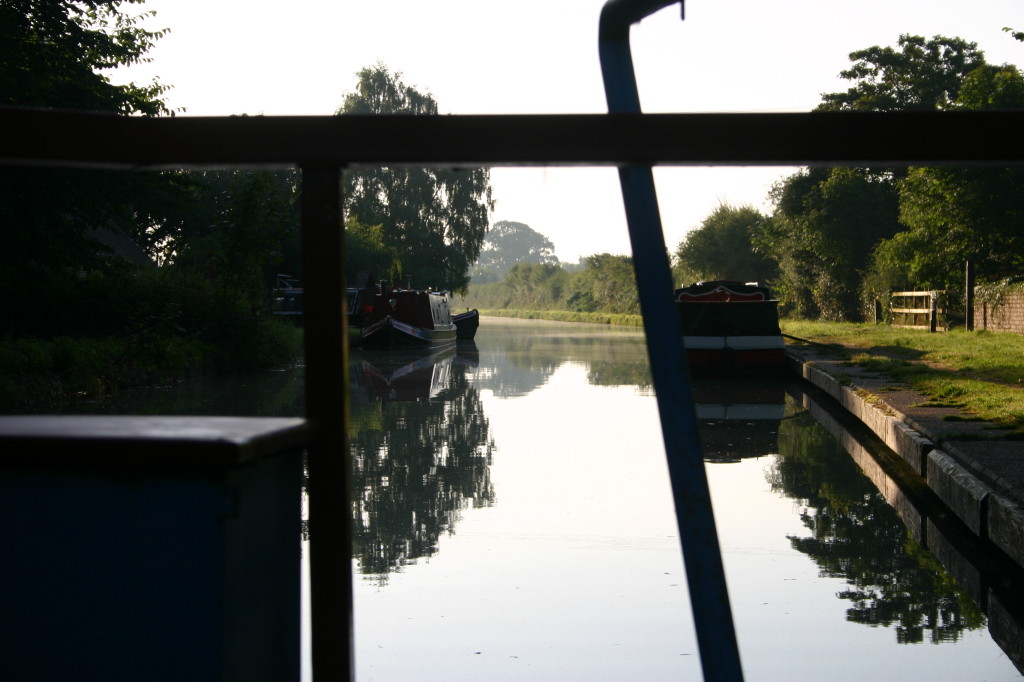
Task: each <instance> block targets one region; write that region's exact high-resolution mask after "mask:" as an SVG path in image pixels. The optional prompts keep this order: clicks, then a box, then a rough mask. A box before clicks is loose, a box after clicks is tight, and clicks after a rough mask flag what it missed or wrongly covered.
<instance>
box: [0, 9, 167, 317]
mask: <svg viewBox="0 0 1024 682" xmlns="http://www.w3.org/2000/svg"><path fill="white" fill-rule="evenodd" d="M141 1H142V0H129V2H127V3H122V2H116V1H114V0H96V1H92V2H88V3H85V2H82V3H75V2H52V1H51V2H40V1H37V0H3V2H0V104H3V105H15V106H30V107H46V108H64V109H80V110H86V111H97V112H109V113H115V114H122V115H128V114H141V115H146V116H155V115H159V114H168V113H171V112H170V111H169V110H168V108H167V106H166V104H165V103H164V101H163V100H162V99H161V97H162V95H163V94H164V92H165V91H166V88H165V87H164V86H162V85H160V84H159V83H158V82H156V81H154V82H153V83H151V84H149V85H141V86H140V85H136V84H134V83H130V84H128V85H114V84H112V83H111V82H110V79H109V78H108V77H107V76H106V75H105V74H106V72H109V71H110V70H111V69H114V68H116V67H118V66H125V65H130V64H134V63H137V62H140V61H144V60H145V59H146V56H145V55H146V53H147V52H148V51H149V49H150V48H151V47H152V46H153V44H154V42H155V41H156V40H157V39H159V38H160V37H161V36H162V35H164V33H165V31H155V32H151V31H146V30H144V29H142V28H140V27H139V25H138V24H139V22H140V21H141V20H142V19H143V18H144V17H147V16H149V15H150V14H151V13H147V14H142V15H138V16H133V15H130V14H126V13H124V12H122V11H121V9H120V7H121V6H123V5H124V4H133V5H134V4H140V3H141ZM168 190H169V188H168V187H166V185H165V183H164V182H163V180H162V179H161V177H160V175H159V174H156V173H130V172H113V171H86V170H68V169H50V168H24V167H19V168H3V169H0V237H2V239H3V243H4V248H3V249H0V290H2V291H4V292H5V293H7V294H8V297H7V299H8V305H9V308H8V310H7V314H6V315H5V316H4V323H3V326H2V329H3V330H5V331H7V332H11V333H15V334H48V333H53V332H54V331H55V329H56V327H57V326H58V325H59V324H64V323H67V322H69V321H70V318H69V317H68V316H67V313H68V312H69V311H68V301H70V300H73V293H74V291H75V289H76V288H77V287H78V285H79V280H80V277H81V274H82V273H85V272H104V271H106V272H111V268H116V266H117V265H118V264H117V263H116V261H114V260H112V259H109V258H104V257H103V254H102V251H103V247H102V246H100V245H98V244H97V243H96V242H94V241H92V240H90V239H89V238H88V236H87V235H88V233H89V232H90V231H91V230H94V229H95V228H98V227H102V228H105V229H112V230H115V231H122V232H128V233H131V232H132V231H134V230H135V225H136V224H137V222H138V219H139V216H140V215H148V214H150V213H152V210H153V209H152V208H150V207H148V206H146V204H147V203H152V202H155V201H158V199H159V197H158V195H160V194H161V193H162V192H165V191H168Z"/></svg>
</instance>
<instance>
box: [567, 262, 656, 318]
mask: <svg viewBox="0 0 1024 682" xmlns="http://www.w3.org/2000/svg"><path fill="white" fill-rule="evenodd" d="M584 261H585V263H586V267H585V268H584V269H583V270H581V271H579V272H576V273H573V275H572V279H571V280H570V282H569V287H568V296H567V297H566V305H567V306H568V308H569V309H570V310H577V311H580V312H595V311H601V312H609V313H622V314H633V315H635V314H639V312H640V299H639V296H638V295H637V290H636V274H635V272H634V271H633V259H632V257H630V256H616V255H612V254H610V253H599V254H595V255H593V256H587V257H586V258H585V259H584Z"/></svg>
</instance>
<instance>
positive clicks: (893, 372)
mask: <svg viewBox="0 0 1024 682" xmlns="http://www.w3.org/2000/svg"><path fill="white" fill-rule="evenodd" d="M782 331H783V333H785V334H788V335H791V336H794V337H798V338H801V339H807V340H810V341H814V342H816V343H821V344H826V345H830V346H832V347H833V350H834V351H835V352H837V353H840V354H841V355H842V356H843V357H845V358H846V359H847V361H848V362H849V363H850V364H851V365H857V366H860V367H866V368H868V369H871V370H873V371H877V372H879V373H881V374H883V375H885V376H887V377H889V378H891V379H892V380H893V381H895V382H899V383H904V384H907V385H908V386H910V387H911V388H912V389H914V390H915V391H917V392H919V393H922V394H923V395H925V396H927V397H928V403H927V404H930V405H935V406H950V407H958V408H961V409H962V410H963V411H964V412H966V413H967V414H968V415H970V416H969V417H968V418H970V417H974V418H977V419H980V420H983V421H989V422H993V423H995V424H998V425H999V426H1001V427H1003V428H1006V429H1010V430H1012V433H1013V435H1014V436H1015V437H1017V436H1024V336H1022V335H1019V334H1008V333H993V332H985V331H977V332H967V331H965V330H963V329H954V330H953V331H950V332H944V333H936V334H929V333H928V332H926V331H919V330H914V329H899V328H896V327H889V326H886V325H874V324H853V323H829V322H806V321H793V320H786V321H783V323H782Z"/></svg>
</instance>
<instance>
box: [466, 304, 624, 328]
mask: <svg viewBox="0 0 1024 682" xmlns="http://www.w3.org/2000/svg"><path fill="white" fill-rule="evenodd" d="M480 314H481V315H484V316H487V317H514V318H518V319H523V320H553V321H555V322H584V323H588V324H614V325H618V326H622V327H642V326H643V324H644V321H643V318H642V317H641V316H640V315H620V314H618V313H580V312H574V311H571V310H507V309H500V310H499V309H495V310H485V309H482V308H481V309H480Z"/></svg>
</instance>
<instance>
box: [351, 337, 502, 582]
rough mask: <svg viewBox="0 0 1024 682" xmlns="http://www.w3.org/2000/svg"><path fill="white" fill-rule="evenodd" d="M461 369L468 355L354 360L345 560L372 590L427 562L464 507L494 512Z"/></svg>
mask: <svg viewBox="0 0 1024 682" xmlns="http://www.w3.org/2000/svg"><path fill="white" fill-rule="evenodd" d="M467 363H473V354H472V348H470V349H469V352H466V351H465V349H462V350H460V352H459V354H457V355H456V354H454V353H447V354H441V355H435V356H432V357H421V358H409V357H405V358H402V357H396V356H394V355H388V354H370V353H363V354H362V355H358V354H355V353H354V354H353V360H352V366H351V371H352V382H351V385H352V418H351V426H350V431H349V438H350V443H351V445H350V447H351V452H352V458H353V500H354V504H353V524H354V525H353V554H354V556H355V557H356V559H357V560H358V562H359V570H360V571H361V572H362V573H364V574H366V575H369V576H373V579H375V580H379V581H380V582H386V581H387V576H388V574H389V573H390V572H391V571H399V570H401V568H402V566H405V565H408V564H411V563H414V562H415V561H416V560H417V559H419V558H421V557H429V556H432V555H433V554H434V553H435V552H436V551H437V544H438V539H439V538H440V536H441V534H442V533H451V532H453V530H454V527H455V523H456V522H457V521H458V520H459V514H460V511H461V510H462V509H464V508H465V507H467V506H470V505H471V506H474V507H480V506H489V505H491V504H492V503H493V502H494V489H493V487H492V485H491V480H490V463H491V456H492V454H493V451H494V442H493V440H492V439H491V436H490V427H489V424H488V421H487V418H486V417H485V416H484V413H483V405H482V404H481V401H480V396H479V391H478V389H477V388H476V387H474V386H472V385H471V384H470V382H469V377H468V376H467V368H468V366H469V365H468V364H467Z"/></svg>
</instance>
